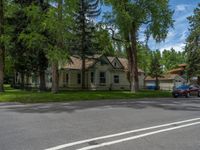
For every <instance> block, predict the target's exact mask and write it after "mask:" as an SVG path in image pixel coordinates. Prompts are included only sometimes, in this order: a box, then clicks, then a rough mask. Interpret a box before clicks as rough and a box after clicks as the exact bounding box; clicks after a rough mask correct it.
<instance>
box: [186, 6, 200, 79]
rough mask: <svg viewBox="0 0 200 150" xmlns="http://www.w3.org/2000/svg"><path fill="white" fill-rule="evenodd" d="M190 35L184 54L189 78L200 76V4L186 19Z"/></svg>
mask: <svg viewBox="0 0 200 150" xmlns="http://www.w3.org/2000/svg"><path fill="white" fill-rule="evenodd" d="M188 20H189V23H190V34H189V36H188V38H187V45H186V48H185V49H186V52H187V63H188V74H189V76H199V75H200V57H199V56H200V4H199V5H198V7H197V8H196V9H195V10H194V14H193V15H192V16H190V17H189V18H188Z"/></svg>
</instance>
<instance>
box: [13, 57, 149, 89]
mask: <svg viewBox="0 0 200 150" xmlns="http://www.w3.org/2000/svg"><path fill="white" fill-rule="evenodd" d="M70 58H71V61H70V63H67V64H66V65H62V66H60V67H59V87H60V88H61V89H81V87H82V81H81V80H82V77H81V76H82V74H81V70H82V60H81V59H80V58H79V57H76V56H73V57H70ZM138 71H139V87H140V88H143V87H144V78H145V75H144V72H143V71H142V70H140V69H139V70H138ZM127 72H128V60H127V59H125V58H117V57H107V56H105V55H95V56H93V57H91V58H87V59H86V74H85V84H86V88H87V89H90V90H129V89H130V83H129V81H128V79H127ZM25 78H26V77H25ZM15 80H16V81H15V83H16V84H20V83H21V76H20V74H19V73H18V74H17V75H16V79H15ZM26 80H28V83H29V86H30V87H36V88H37V87H38V86H39V77H37V76H34V75H33V76H32V77H29V78H28V79H26ZM46 86H47V88H49V89H50V88H51V86H52V77H51V69H50V68H48V69H47V71H46Z"/></svg>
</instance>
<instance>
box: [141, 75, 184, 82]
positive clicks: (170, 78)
mask: <svg viewBox="0 0 200 150" xmlns="http://www.w3.org/2000/svg"><path fill="white" fill-rule="evenodd" d="M176 77H180V78H182V77H181V76H179V75H176V74H165V75H164V76H163V77H159V78H158V79H159V80H161V81H164V80H174V79H175V78H176ZM154 80H156V79H155V78H152V77H150V76H147V77H146V78H145V81H154Z"/></svg>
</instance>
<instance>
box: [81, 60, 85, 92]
mask: <svg viewBox="0 0 200 150" xmlns="http://www.w3.org/2000/svg"><path fill="white" fill-rule="evenodd" d="M81 77H82V78H81V79H82V82H81V83H82V89H85V57H84V56H83V57H82V76H81Z"/></svg>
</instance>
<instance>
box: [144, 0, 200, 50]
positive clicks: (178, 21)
mask: <svg viewBox="0 0 200 150" xmlns="http://www.w3.org/2000/svg"><path fill="white" fill-rule="evenodd" d="M198 3H200V0H170V3H169V5H170V8H171V9H173V10H174V15H173V19H174V21H175V22H174V27H173V28H170V30H169V33H168V36H167V38H166V39H165V41H164V42H162V43H156V42H155V41H154V40H153V39H152V38H151V39H150V40H149V43H148V45H149V47H150V48H151V49H152V50H155V49H159V50H161V51H163V50H164V49H167V50H169V49H171V48H174V49H175V50H176V51H183V50H184V46H185V40H186V38H187V36H188V34H189V31H188V28H189V23H188V20H187V17H188V16H191V15H192V14H193V10H194V9H195V8H196V7H197V5H198ZM140 40H141V41H143V40H144V38H143V36H142V35H141V34H140Z"/></svg>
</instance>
